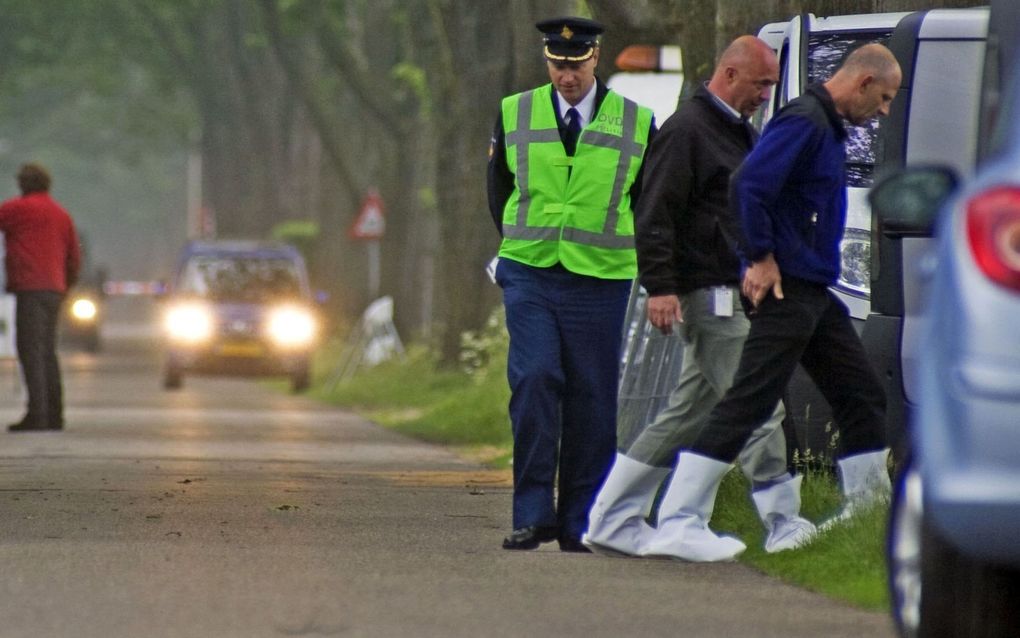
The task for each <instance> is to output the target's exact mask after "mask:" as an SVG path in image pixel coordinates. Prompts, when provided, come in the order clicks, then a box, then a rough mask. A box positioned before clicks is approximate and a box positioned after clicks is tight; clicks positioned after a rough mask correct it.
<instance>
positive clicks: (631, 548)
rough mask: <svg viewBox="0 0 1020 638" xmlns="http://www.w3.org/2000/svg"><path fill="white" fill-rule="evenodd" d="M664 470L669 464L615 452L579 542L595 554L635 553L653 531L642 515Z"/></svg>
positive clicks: (658, 484)
mask: <svg viewBox="0 0 1020 638" xmlns="http://www.w3.org/2000/svg"><path fill="white" fill-rule="evenodd" d="M667 474H669V468H664V467H655V466H653V465H645V464H644V463H640V462H638V461H635V460H634V459H632V458H630V457H628V456H626V455H624V454H619V453H617V455H616V461H615V462H614V463H613V467H612V469H611V470H610V471H609V476H607V477H606V480H605V483H603V484H602V489H600V490H599V493H598V495H596V497H595V503H594V504H593V505H592V508H591V512H589V514H588V531H587V532H586V533H585V534H584V536H582V537H581V542H582V543H584V545H585V546H586V547H588V548H589V549H591V550H592V551H593V552H595V553H598V554H608V555H614V556H618V555H621V554H622V555H628V556H636V555H638V554H639V553H640V551H641V548H642V547H643V546H644V544H645V543H646V542H647V541H648V539H649V538H651V536H652V535H653V534H654V533H655V529H654V528H652V527H651V526H650V525H648V523H646V522H645V516H647V515H648V510H649V509H650V508H651V504H652V501H653V500H654V499H655V494H656V492H657V491H658V489H659V486H660V485H661V484H662V481H663V480H664V479H665V478H666V475H667Z"/></svg>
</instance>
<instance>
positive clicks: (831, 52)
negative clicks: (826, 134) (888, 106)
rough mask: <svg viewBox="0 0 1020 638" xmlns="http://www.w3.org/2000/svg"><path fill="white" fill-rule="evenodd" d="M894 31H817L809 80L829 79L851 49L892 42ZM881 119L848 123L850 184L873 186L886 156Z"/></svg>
mask: <svg viewBox="0 0 1020 638" xmlns="http://www.w3.org/2000/svg"><path fill="white" fill-rule="evenodd" d="M891 35H892V34H891V33H888V32H880V33H874V32H873V33H852V34H847V33H824V32H823V33H813V34H811V37H810V39H809V40H808V65H807V66H808V68H807V75H808V82H809V83H815V82H825V81H826V80H828V79H829V78H830V77H832V74H833V73H835V72H836V69H837V68H839V65H840V63H841V62H843V59H844V58H845V57H846V56H847V54H848V53H850V51H853V50H854V49H856V48H857V47H859V46H861V45H864V44H868V43H871V42H878V43H879V44H884V45H887V46H888V44H889V38H890V36H891ZM878 129H879V118H874V119H872V120H871V121H870V122H868V123H867V124H865V125H863V126H852V125H849V124H848V125H847V127H846V130H847V134H848V135H849V138H848V139H847V143H846V178H847V184H848V185H849V186H858V187H861V188H866V187H869V186H871V182H872V180H873V175H874V172H875V164H877V163H878V158H879V157H881V156H882V148H881V141H880V138H879V136H878Z"/></svg>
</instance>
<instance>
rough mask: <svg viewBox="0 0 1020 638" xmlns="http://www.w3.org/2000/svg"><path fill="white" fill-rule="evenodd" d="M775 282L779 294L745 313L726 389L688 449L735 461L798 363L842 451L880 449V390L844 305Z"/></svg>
mask: <svg viewBox="0 0 1020 638" xmlns="http://www.w3.org/2000/svg"><path fill="white" fill-rule="evenodd" d="M782 286H783V296H784V298H783V299H776V298H775V297H774V296H773V295H771V294H769V295H768V296H767V297H766V298H765V299H764V300H763V301H762V302H761V304H759V306H758V308H757V310H756V311H751V312H750V313H749V318H750V321H751V328H750V332H749V333H748V335H747V340H746V341H745V342H744V349H743V352H742V353H741V357H740V365H739V367H738V368H737V372H736V375H735V376H734V379H733V386H732V387H731V388H730V389H729V391H728V392H727V393H726V395H725V396H724V397H723V399H722V400H721V401H720V402H719V403H718V404H717V405H716V407H715V409H713V411H712V414H711V415H710V416H709V419H708V423H707V424H706V425H705V427H704V429H703V430H702V431H701V434H700V435H699V436H698V438H697V440H696V442H695V443H694V445H692V446H691V451H692V452H695V453H697V454H701V455H703V456H708V457H711V458H714V459H716V460H719V461H726V462H732V461H735V460H736V458H737V455H738V454H739V453H740V450H741V449H742V448H743V447H744V444H745V442H746V441H747V439H748V437H750V435H751V432H752V431H753V430H754V429H755V428H757V427H758V426H760V425H761V424H762V423H764V422H765V421H766V420H767V419H768V417H769V415H771V414H772V411H773V410H774V409H775V407H776V404H777V403H778V402H779V400H780V399H781V398H782V396H783V391H784V390H785V389H786V386H787V384H788V383H789V381H790V377H791V376H793V373H794V371H795V369H796V367H797V363H798V362H799V363H800V364H801V365H802V366H803V367H804V370H805V371H806V372H807V373H808V375H809V376H810V377H811V379H812V381H814V382H815V384H816V385H817V386H818V389H819V390H820V391H821V393H822V395H823V396H824V397H825V399H826V400H827V401H828V402H829V405H830V406H831V407H832V415H833V419H834V420H835V422H836V427H837V428H838V430H839V436H840V447H841V450H842V454H843V455H844V456H849V455H852V454H858V453H863V452H869V451H874V450H880V449H882V448H884V447H886V441H885V393H884V391H883V389H882V386H881V384H880V382H879V380H878V377H877V376H876V375H875V372H874V370H873V368H872V367H871V364H870V363H869V362H868V359H867V357H866V355H865V352H864V347H863V345H862V344H861V340H860V338H859V337H858V336H857V332H856V330H854V327H853V324H852V323H851V322H850V315H849V312H848V311H847V309H846V306H845V305H844V304H843V303H842V302H841V301H840V300H839V299H838V298H836V296H835V295H834V294H832V292H831V291H829V289H828V288H827V287H826V286H824V285H822V284H815V283H811V282H808V281H804V280H799V279H794V278H784V279H783V281H782ZM745 302H746V300H745Z"/></svg>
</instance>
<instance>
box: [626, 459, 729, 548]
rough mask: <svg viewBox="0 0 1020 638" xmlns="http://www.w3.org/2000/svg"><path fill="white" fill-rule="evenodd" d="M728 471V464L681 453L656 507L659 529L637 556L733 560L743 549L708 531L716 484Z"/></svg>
mask: <svg viewBox="0 0 1020 638" xmlns="http://www.w3.org/2000/svg"><path fill="white" fill-rule="evenodd" d="M729 469H730V464H729V463H724V462H722V461H717V460H715V459H711V458H708V457H706V456H701V455H698V454H694V453H692V452H681V453H680V454H679V455H678V456H677V465H676V470H675V471H674V472H673V478H672V480H671V481H670V483H669V489H668V490H667V491H666V495H665V497H664V498H663V499H662V504H661V505H660V506H659V526H658V528H657V529H656V531H655V536H654V537H652V539H651V540H650V541H649V542H648V544H647V545H646V546H645V547H644V549H643V551H642V552H641V555H642V556H668V557H670V558H676V559H680V560H687V561H692V562H716V561H729V560H733V559H735V558H736V557H737V556H738V555H739V554H740V553H741V552H743V551H744V550H745V549H747V546H746V545H744V544H743V543H742V542H740V541H739V540H737V539H736V538H732V537H730V536H719V535H717V534H716V533H715V532H713V531H712V530H711V529H709V528H708V522H709V520H710V519H711V518H712V510H713V509H715V496H716V493H718V491H719V483H720V482H721V481H722V478H723V476H724V475H725V474H726V472H728V471H729Z"/></svg>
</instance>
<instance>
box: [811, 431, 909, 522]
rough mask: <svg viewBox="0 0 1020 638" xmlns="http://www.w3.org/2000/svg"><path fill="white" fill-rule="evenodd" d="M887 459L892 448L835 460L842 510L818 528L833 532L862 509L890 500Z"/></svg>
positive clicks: (890, 485) (890, 491)
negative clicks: (841, 488)
mask: <svg viewBox="0 0 1020 638" xmlns="http://www.w3.org/2000/svg"><path fill="white" fill-rule="evenodd" d="M888 460H889V448H886V449H884V450H878V451H876V452H864V453H863V454H854V455H853V456H847V457H844V458H841V459H839V460H838V461H836V464H837V465H838V466H839V475H840V481H841V483H842V485H843V509H842V510H841V511H840V512H839V514H836V515H835V516H833V517H832V518H830V519H829V520H827V521H825V522H824V523H822V524H821V525H819V526H818V529H819V530H822V531H826V530H828V529H831V528H832V526H833V525H835V524H837V523H840V522H842V521H846V520H848V519H850V518H851V517H852V516H853V515H854V514H855V513H856V512H857V510H858V509H859V508H861V507H865V506H868V505H871V504H872V503H875V502H877V501H880V500H889V495H890V494H891V493H892V481H890V480H889V467H888Z"/></svg>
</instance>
